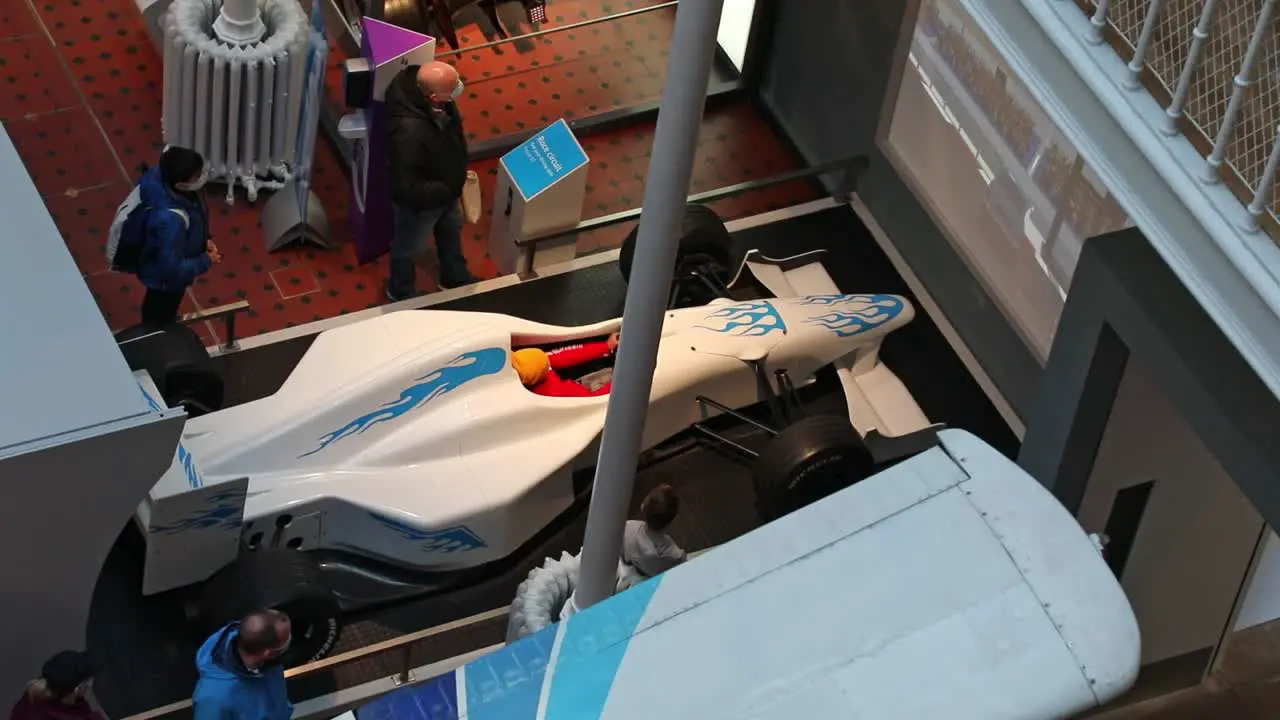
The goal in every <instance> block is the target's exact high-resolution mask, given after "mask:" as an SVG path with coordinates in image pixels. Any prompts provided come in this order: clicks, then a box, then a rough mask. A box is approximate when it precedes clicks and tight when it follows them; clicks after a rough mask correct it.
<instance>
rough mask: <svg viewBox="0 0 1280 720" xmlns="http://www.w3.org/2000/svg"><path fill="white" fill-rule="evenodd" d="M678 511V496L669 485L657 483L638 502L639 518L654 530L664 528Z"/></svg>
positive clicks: (674, 517)
mask: <svg viewBox="0 0 1280 720" xmlns="http://www.w3.org/2000/svg"><path fill="white" fill-rule="evenodd" d="M678 512H680V497H679V496H678V495H676V489H675V488H673V487H671V486H670V485H659V486H658V487H656V488H654V489H652V490H650V491H649V494H648V495H645V496H644V500H643V501H642V502H641V503H640V519H641V520H643V521H644V524H645V525H648V526H649V527H651V528H653V529H654V530H666V529H667V526H668V525H670V524H671V521H673V520H675V519H676V513H678Z"/></svg>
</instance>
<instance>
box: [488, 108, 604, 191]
mask: <svg viewBox="0 0 1280 720" xmlns="http://www.w3.org/2000/svg"><path fill="white" fill-rule="evenodd" d="M586 164H587V153H586V151H584V150H583V149H582V146H581V145H579V144H578V139H577V138H576V137H574V136H573V130H571V129H570V128H569V123H567V122H565V121H564V120H557V121H556V122H555V123H554V124H552V125H550V126H548V127H547V128H545V129H543V130H541V131H539V132H538V133H537V134H535V135H534V136H533V137H531V138H529V139H528V140H525V141H524V142H523V143H521V144H520V145H518V146H517V147H516V148H515V149H514V150H512V151H511V152H509V153H507V154H506V155H503V156H502V166H503V167H505V168H506V169H507V174H509V175H510V176H511V182H513V183H514V184H515V186H516V190H518V191H520V195H521V196H522V197H524V199H525V200H530V199H532V198H533V196H535V195H537V194H538V193H540V192H542V191H543V190H546V189H547V188H549V187H551V186H552V185H555V184H556V183H557V182H559V181H560V180H561V179H562V178H564V177H567V176H568V175H569V174H570V173H572V172H573V171H574V170H577V169H578V168H580V167H582V166H583V165H586Z"/></svg>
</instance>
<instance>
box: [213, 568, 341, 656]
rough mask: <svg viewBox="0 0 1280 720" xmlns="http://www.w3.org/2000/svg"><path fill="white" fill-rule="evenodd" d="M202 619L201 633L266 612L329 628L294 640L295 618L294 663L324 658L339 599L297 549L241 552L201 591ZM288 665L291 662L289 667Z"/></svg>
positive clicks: (334, 637) (337, 623)
mask: <svg viewBox="0 0 1280 720" xmlns="http://www.w3.org/2000/svg"><path fill="white" fill-rule="evenodd" d="M201 596H202V597H201V602H200V608H201V613H200V614H201V620H202V623H201V624H202V625H203V626H204V627H205V628H206V629H213V628H218V627H221V626H223V625H225V624H226V623H228V622H232V621H234V620H239V619H240V618H242V617H244V616H245V615H247V614H249V613H251V612H254V611H257V610H265V609H268V608H279V609H284V610H287V611H288V612H289V613H290V615H291V616H300V615H301V614H304V613H305V614H306V615H307V616H308V617H307V618H306V621H308V622H311V623H315V624H316V625H317V626H328V631H327V632H322V633H320V634H319V635H317V636H315V637H312V638H310V639H307V638H300V637H298V634H299V633H298V629H299V628H301V627H302V626H303V625H304V622H303V618H301V617H296V618H295V622H294V624H295V636H294V641H293V647H292V648H291V650H293V651H295V653H296V655H297V657H296V662H312V661H314V660H318V659H320V658H322V657H324V656H325V655H326V654H328V652H329V651H330V650H332V649H333V645H334V644H335V642H336V640H337V633H338V630H340V629H341V610H340V608H339V606H338V600H337V598H336V597H334V595H333V593H332V592H331V591H330V590H329V587H328V586H327V585H326V584H325V582H324V578H323V576H322V574H321V571H320V568H319V566H318V565H316V563H315V561H314V560H313V559H312V558H311V557H310V556H309V555H307V554H306V553H303V552H300V551H297V550H287V549H283V550H257V551H241V554H240V556H239V557H238V558H236V560H235V562H232V563H231V564H230V565H227V566H226V567H224V568H222V569H221V570H219V571H218V572H216V573H214V574H213V576H212V577H210V578H209V579H208V580H207V581H206V582H205V583H204V585H203V587H202V588H201ZM291 664H293V663H291Z"/></svg>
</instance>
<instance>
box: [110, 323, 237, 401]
mask: <svg viewBox="0 0 1280 720" xmlns="http://www.w3.org/2000/svg"><path fill="white" fill-rule="evenodd" d="M116 343H118V344H119V346H120V352H121V353H122V354H123V355H124V357H125V362H127V363H128V364H129V369H130V370H146V371H147V373H148V374H150V375H151V379H152V380H154V381H155V383H156V387H157V388H159V390H160V395H161V396H162V398H163V399H164V403H165V406H166V407H181V408H184V409H185V410H186V411H187V415H188V416H190V417H197V416H200V415H204V414H206V413H210V412H214V411H216V410H220V409H222V403H223V394H224V387H223V382H222V377H221V376H220V375H218V372H217V370H215V369H214V368H213V362H212V361H211V360H210V359H209V353H208V351H207V350H205V347H204V342H202V341H201V340H200V336H199V335H198V334H196V331H195V330H192V329H191V328H190V327H189V326H187V325H183V324H182V323H174V324H172V325H169V326H168V327H166V328H164V329H163V330H160V331H157V330H155V329H154V328H149V327H147V326H145V325H138V326H135V327H131V328H128V329H127V330H122V331H120V332H119V333H117V334H116Z"/></svg>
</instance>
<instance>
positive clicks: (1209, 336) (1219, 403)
mask: <svg viewBox="0 0 1280 720" xmlns="http://www.w3.org/2000/svg"><path fill="white" fill-rule="evenodd" d="M1074 283H1075V289H1074V291H1073V292H1072V293H1071V295H1070V296H1069V297H1068V299H1067V306H1066V309H1065V311H1064V312H1063V314H1062V320H1061V321H1060V323H1059V325H1058V335H1057V337H1056V338H1055V339H1054V345H1053V352H1052V353H1051V354H1050V356H1049V364H1048V366H1047V368H1046V374H1045V381H1044V383H1043V386H1042V387H1041V390H1040V394H1039V397H1038V399H1037V401H1036V403H1035V405H1034V409H1033V411H1032V412H1031V414H1030V415H1029V416H1028V418H1027V419H1028V422H1027V435H1026V437H1025V438H1024V439H1023V445H1022V454H1021V456H1020V457H1019V462H1020V463H1021V464H1022V466H1023V467H1024V468H1026V470H1027V471H1028V472H1030V473H1031V474H1032V475H1034V476H1035V477H1036V478H1038V479H1039V480H1040V481H1041V482H1043V483H1045V484H1046V485H1048V486H1049V487H1050V489H1052V490H1053V492H1054V494H1055V495H1057V496H1058V498H1059V499H1060V500H1061V501H1062V503H1063V504H1064V505H1066V506H1067V508H1068V509H1070V510H1072V511H1073V512H1074V511H1076V510H1078V508H1079V506H1080V501H1081V499H1082V498H1083V497H1084V494H1085V490H1086V487H1087V484H1088V481H1089V475H1090V472H1091V471H1092V468H1093V459H1094V457H1095V455H1096V453H1097V449H1098V445H1099V443H1100V442H1101V438H1102V433H1103V429H1104V428H1105V426H1106V423H1107V419H1108V417H1109V416H1110V413H1111V407H1112V405H1113V404H1114V402H1115V397H1116V390H1117V388H1118V387H1119V385H1120V379H1121V376H1122V375H1123V373H1124V367H1125V364H1126V363H1127V362H1129V360H1130V358H1137V359H1139V360H1140V361H1141V362H1142V363H1143V364H1144V365H1145V366H1146V367H1147V368H1148V369H1149V370H1150V371H1151V374H1152V375H1153V376H1154V377H1155V379H1156V381H1157V382H1158V383H1159V385H1160V387H1161V388H1162V389H1163V391H1164V392H1165V393H1166V394H1167V395H1168V396H1169V399H1170V400H1171V401H1172V403H1173V405H1174V406H1175V407H1177V409H1178V410H1179V411H1180V412H1181V413H1182V415H1183V416H1184V417H1185V418H1186V419H1187V422H1188V424H1189V425H1190V426H1191V427H1192V428H1193V429H1194V430H1195V431H1196V433H1197V434H1198V435H1199V436H1200V438H1201V439H1202V440H1203V441H1204V443H1205V445H1207V446H1208V447H1209V448H1210V450H1212V451H1213V454H1214V455H1215V456H1216V457H1217V458H1218V461H1219V462H1220V463H1221V464H1222V466H1223V468H1224V469H1225V470H1226V471H1227V472H1228V473H1229V474H1230V475H1231V477H1232V479H1234V480H1235V482H1236V484H1237V485H1239V486H1240V489H1241V490H1243V491H1244V494H1245V496H1246V497H1248V498H1249V500H1250V502H1252V503H1253V505H1254V507H1256V508H1257V509H1258V511H1259V512H1260V513H1261V514H1262V517H1263V519H1265V520H1266V521H1267V524H1268V525H1269V526H1271V527H1273V528H1276V527H1280V483H1278V482H1277V480H1276V479H1277V478H1278V477H1280V444H1278V443H1276V442H1275V438H1274V435H1275V428H1277V427H1280V399H1277V398H1276V396H1275V395H1273V394H1272V393H1271V392H1270V391H1269V390H1268V389H1267V387H1266V385H1264V384H1263V383H1262V381H1261V380H1260V379H1259V378H1258V375H1257V373H1255V372H1254V371H1253V369H1252V368H1251V367H1249V364H1248V363H1247V362H1245V360H1244V358H1243V357H1242V356H1241V355H1240V353H1239V351H1238V350H1236V348H1235V347H1234V346H1233V345H1232V344H1231V343H1230V341H1229V340H1228V339H1227V338H1226V336H1225V335H1223V334H1222V331H1221V330H1220V329H1219V328H1218V326H1217V325H1216V324H1215V323H1214V322H1213V319H1212V318H1210V317H1209V315H1208V314H1207V313H1206V312H1205V310H1204V308H1203V307H1201V305H1200V304H1199V303H1198V302H1197V301H1196V299H1195V298H1194V297H1192V296H1191V293H1190V292H1189V291H1188V290H1187V289H1186V287H1185V286H1184V285H1183V284H1182V283H1181V282H1180V281H1179V280H1178V278H1177V277H1175V276H1174V274H1173V272H1172V271H1171V270H1170V269H1169V267H1168V265H1166V264H1165V263H1164V261H1163V260H1161V259H1160V256H1159V255H1158V254H1157V253H1156V251H1155V250H1154V249H1153V248H1152V247H1151V245H1150V243H1148V242H1147V240H1146V238H1145V237H1143V235H1142V233H1141V231H1139V230H1137V229H1132V228H1131V229H1128V230H1121V231H1118V232H1114V233H1109V234H1107V235H1101V236H1099V237H1096V238H1092V239H1090V240H1088V241H1086V242H1085V244H1084V251H1083V252H1082V253H1081V255H1080V264H1079V266H1078V267H1077V269H1076V276H1075V280H1074Z"/></svg>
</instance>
